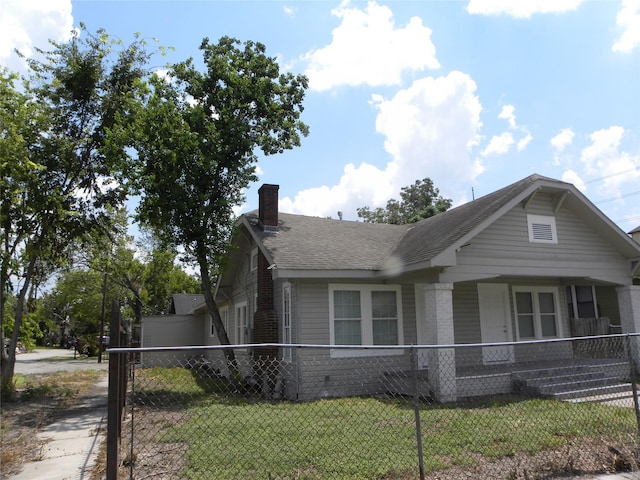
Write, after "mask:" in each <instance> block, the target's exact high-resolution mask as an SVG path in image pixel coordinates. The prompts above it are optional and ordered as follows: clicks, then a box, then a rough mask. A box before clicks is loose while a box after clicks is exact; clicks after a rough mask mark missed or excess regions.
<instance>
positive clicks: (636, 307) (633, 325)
mask: <svg viewBox="0 0 640 480" xmlns="http://www.w3.org/2000/svg"><path fill="white" fill-rule="evenodd" d="M616 293H617V294H618V308H619V309H620V326H621V327H622V333H640V285H625V286H624V287H618V288H616ZM631 344H632V345H635V346H636V348H635V350H634V351H632V355H633V358H634V359H635V360H636V362H638V363H640V338H638V337H633V338H631Z"/></svg>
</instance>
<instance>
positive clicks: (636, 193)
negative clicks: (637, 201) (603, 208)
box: [594, 190, 640, 205]
mask: <svg viewBox="0 0 640 480" xmlns="http://www.w3.org/2000/svg"><path fill="white" fill-rule="evenodd" d="M634 195H640V190H636V191H635V192H629V193H624V194H622V195H618V196H617V197H610V198H605V199H603V200H599V201H597V202H594V203H595V204H596V205H600V204H601V203H607V202H613V201H614V200H620V199H621V198H627V197H633V196H634Z"/></svg>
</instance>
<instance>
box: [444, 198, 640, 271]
mask: <svg viewBox="0 0 640 480" xmlns="http://www.w3.org/2000/svg"><path fill="white" fill-rule="evenodd" d="M553 209H554V200H553V198H552V197H551V196H549V195H546V194H538V195H536V197H535V198H534V200H533V201H532V202H531V203H530V204H529V205H528V208H527V210H524V209H523V208H522V206H521V205H518V206H516V207H514V208H513V209H512V210H511V211H510V212H507V213H506V214H505V215H503V216H502V217H501V218H499V219H498V220H496V221H495V222H494V223H493V224H492V225H490V226H489V227H488V228H486V229H485V230H484V231H483V232H481V233H480V234H479V235H478V236H477V237H475V238H473V239H471V240H470V242H469V245H467V246H465V247H463V248H462V249H461V250H460V252H459V253H458V255H457V259H458V265H457V266H455V267H451V268H449V269H448V270H447V272H446V273H445V274H444V275H443V277H442V278H441V281H460V280H465V279H468V280H471V279H473V278H478V279H480V278H482V276H483V275H495V276H498V275H513V276H516V275H517V276H537V277H596V278H602V279H604V280H611V281H618V282H619V283H625V278H626V277H628V263H627V261H626V260H625V259H624V258H622V257H621V256H620V255H619V254H618V253H617V252H616V251H615V250H614V249H613V248H612V247H611V246H609V244H608V243H607V242H605V241H604V240H603V239H602V238H601V237H600V236H599V235H598V234H597V232H596V231H594V230H593V229H591V228H590V227H589V226H588V225H586V224H584V223H583V222H582V221H581V220H580V219H579V218H578V217H576V216H575V215H574V214H573V213H572V212H571V211H570V210H568V209H567V208H561V209H560V211H559V212H558V213H557V214H555V213H554V211H553ZM527 214H535V215H552V216H554V217H555V218H556V226H557V235H558V243H557V244H548V243H534V242H529V235H528V230H527ZM485 278H486V277H485ZM626 281H627V282H628V279H626Z"/></svg>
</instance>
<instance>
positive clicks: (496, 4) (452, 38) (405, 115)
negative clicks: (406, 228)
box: [0, 0, 640, 231]
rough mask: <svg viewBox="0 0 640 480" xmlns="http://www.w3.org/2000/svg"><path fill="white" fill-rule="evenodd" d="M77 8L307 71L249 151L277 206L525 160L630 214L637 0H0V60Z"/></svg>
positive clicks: (639, 158)
mask: <svg viewBox="0 0 640 480" xmlns="http://www.w3.org/2000/svg"><path fill="white" fill-rule="evenodd" d="M80 22H84V23H85V24H86V25H87V26H88V28H89V29H90V30H93V31H95V30H96V29H98V28H104V29H106V31H107V32H108V33H109V34H111V35H113V36H116V37H119V38H121V39H123V40H124V41H125V42H127V41H130V40H132V39H133V34H134V32H139V33H140V34H141V35H142V36H143V37H146V38H156V39H158V41H159V43H160V44H162V45H165V46H171V47H173V48H174V49H175V51H173V52H171V53H170V54H169V56H167V57H165V58H162V57H159V56H158V57H155V60H156V61H157V67H158V68H159V69H160V68H163V67H164V64H166V63H167V62H177V61H181V60H184V59H186V58H188V57H194V59H196V60H199V59H200V58H201V56H200V52H199V50H198V46H199V45H200V42H201V40H202V38H203V37H209V38H210V39H211V41H217V40H218V39H219V38H220V37H221V36H223V35H228V36H232V37H235V38H238V39H239V40H243V41H244V40H253V41H258V42H262V43H264V44H265V45H266V47H267V53H268V55H270V56H273V57H277V58H278V59H279V62H280V64H281V65H282V68H283V69H286V70H290V71H292V72H294V73H304V74H306V75H307V76H308V77H309V79H310V89H309V90H308V92H307V96H306V99H305V111H304V114H303V120H304V121H305V122H306V123H307V124H308V125H309V127H310V130H311V133H310V136H309V137H307V138H306V139H304V140H303V144H302V147H300V148H297V149H295V150H292V151H288V152H286V153H285V154H283V155H277V156H272V157H266V158H261V159H260V162H259V165H258V167H259V173H260V181H259V182H258V183H257V184H256V185H252V186H251V187H250V189H249V190H248V191H247V204H246V205H244V206H243V207H242V208H243V210H248V209H253V208H256V207H257V188H258V187H259V185H260V184H262V183H276V184H279V185H280V209H281V210H282V211H288V212H293V213H301V214H307V215H318V216H332V217H334V218H337V216H338V215H337V212H338V211H341V212H343V214H344V218H345V219H349V220H356V219H357V215H356V209H357V208H358V207H361V206H365V205H366V206H369V207H377V206H384V205H385V204H386V201H387V200H388V199H389V198H398V197H399V192H400V188H402V187H403V186H407V185H411V184H413V183H414V182H415V181H416V180H417V179H422V178H424V177H430V178H431V179H432V180H433V181H434V183H435V185H436V186H437V187H438V188H439V189H440V193H441V194H442V195H443V196H445V197H448V198H452V199H453V201H454V204H456V205H457V204H460V203H464V202H466V201H469V200H471V199H472V197H473V195H475V196H476V197H479V196H481V195H484V194H487V193H490V192H492V191H494V190H496V189H498V188H501V187H503V186H506V185H508V184H510V183H512V182H514V181H517V180H519V179H521V178H523V177H525V176H527V175H530V174H532V173H539V174H541V175H546V176H550V177H553V178H558V179H562V180H566V181H569V182H571V183H573V184H575V185H576V186H577V187H578V188H580V189H581V190H582V191H583V192H584V193H585V194H586V195H587V197H589V198H590V199H591V201H593V202H594V203H595V204H596V206H598V207H599V208H600V209H601V210H603V211H604V213H605V214H606V215H608V216H609V218H611V219H612V220H613V221H614V222H615V223H617V224H618V225H619V226H620V228H622V229H623V230H624V231H629V230H631V229H633V228H635V227H637V226H638V225H640V0H600V1H582V0H551V1H549V0H526V1H525V0H516V1H514V0H468V1H447V0H439V1H435V0H433V1H418V0H413V1H411V0H406V1H393V0H388V1H382V0H379V1H375V2H374V1H371V2H357V1H351V2H342V3H341V2H339V1H328V0H323V1H275V0H274V1H258V0H256V1H243V0H237V1H215V0H200V1H170V0H164V1H159V0H155V1H154V0H148V1H143V0H138V1H127V0H121V1H95V0H73V1H70V0H28V1H25V0H2V3H1V4H0V64H2V65H5V66H8V67H10V68H12V69H14V70H20V69H22V68H23V65H22V63H21V61H20V60H19V59H17V57H15V55H13V54H12V49H13V48H15V47H17V48H19V49H20V50H21V51H23V52H24V53H26V54H27V55H29V54H31V52H32V51H33V47H34V46H45V45H46V39H47V38H55V39H58V40H62V39H65V38H68V36H69V34H70V32H71V31H72V29H73V28H74V26H77V25H78V24H79V23H80Z"/></svg>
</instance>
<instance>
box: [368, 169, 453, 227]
mask: <svg viewBox="0 0 640 480" xmlns="http://www.w3.org/2000/svg"><path fill="white" fill-rule="evenodd" d="M400 198H401V200H400V201H398V200H395V199H391V200H389V201H388V202H387V206H386V208H376V209H375V210H373V211H372V210H371V209H370V208H369V207H361V208H358V217H359V218H362V219H363V220H364V221H365V222H368V223H392V224H396V225H397V224H405V223H415V222H418V221H420V220H423V219H425V218H429V217H432V216H434V215H437V214H438V213H442V212H445V211H447V210H448V209H449V208H450V207H451V200H450V199H448V198H443V197H442V196H440V191H439V190H438V189H437V188H435V187H434V186H433V182H432V181H431V179H429V178H425V179H423V180H416V182H415V183H414V184H413V185H411V186H409V187H403V188H402V189H401V191H400Z"/></svg>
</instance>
